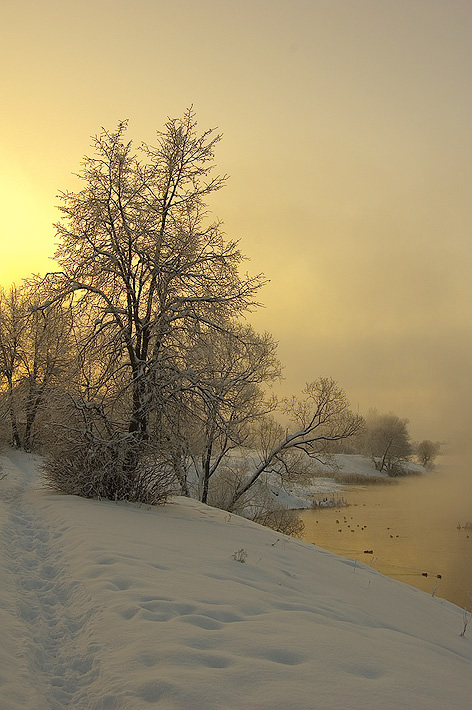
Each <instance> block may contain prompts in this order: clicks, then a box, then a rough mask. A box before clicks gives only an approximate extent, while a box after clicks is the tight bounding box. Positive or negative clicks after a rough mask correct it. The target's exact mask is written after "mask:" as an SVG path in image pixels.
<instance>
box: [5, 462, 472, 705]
mask: <svg viewBox="0 0 472 710" xmlns="http://www.w3.org/2000/svg"><path fill="white" fill-rule="evenodd" d="M3 468H4V470H5V471H7V472H8V477H7V478H6V479H4V480H3V481H0V523H1V536H2V545H1V549H0V568H1V574H2V580H3V582H2V587H1V589H0V622H1V628H2V644H1V647H0V684H1V701H0V705H1V707H2V708H4V709H5V710H20V709H21V710H25V709H31V710H39V709H41V710H49V709H51V710H62V709H63V708H74V710H88V709H90V710H143V708H148V707H156V708H159V710H187V709H188V710H222V709H234V710H236V709H240V708H244V709H245V710H286V709H287V708H289V707H290V708H297V710H313V709H314V708H316V709H321V710H339V709H343V708H349V709H350V710H379V709H380V708H382V709H383V710H389V709H391V710H393V709H395V710H398V708H402V710H409V709H411V710H413V709H414V710H421V709H423V708H424V709H425V710H426V708H427V709H428V710H435V709H437V710H439V709H441V710H444V708H448V710H464V709H465V708H468V707H470V705H469V704H470V700H471V697H472V673H471V665H470V662H471V660H472V641H471V639H470V638H468V635H469V636H470V635H472V631H471V630H470V629H469V631H468V633H467V634H466V636H465V637H461V636H460V632H461V631H462V629H463V612H462V610H461V609H459V608H458V607H456V606H454V605H453V604H451V603H449V602H446V601H444V600H441V599H437V598H432V597H430V596H428V595H426V594H425V593H423V592H420V591H418V590H416V589H414V588H412V587H409V586H407V585H404V584H402V583H400V582H395V581H393V580H390V579H388V578H386V577H383V576H382V575H381V574H379V573H378V572H376V571H374V570H372V569H371V568H370V567H368V566H366V565H363V564H360V563H355V562H353V561H351V560H347V559H343V558H340V557H337V556H336V555H333V554H331V553H329V552H326V551H324V550H322V549H320V548H317V547H315V546H313V545H310V544H308V543H304V542H301V541H300V540H296V539H293V538H288V537H285V536H281V535H279V534H277V533H275V532H273V531H272V530H269V529H266V528H262V527H260V526H258V525H256V524H254V523H251V522H250V521H247V520H245V519H243V518H239V517H237V516H234V515H230V514H228V513H226V512H224V511H220V510H217V509H214V508H210V507H207V506H204V505H202V504H200V503H197V502H195V501H192V500H188V499H184V498H176V499H174V500H172V501H171V502H170V503H169V504H168V505H166V506H165V507H160V508H153V509H149V508H145V507H138V506H136V505H132V504H115V503H111V502H106V501H103V502H100V501H89V500H82V499H79V498H75V497H71V496H63V495H58V494H54V493H51V492H47V491H45V490H43V489H42V488H41V484H40V482H39V479H38V475H37V461H36V460H35V459H34V458H33V457H31V456H27V455H25V454H20V453H14V452H12V453H11V454H9V455H8V456H7V457H3Z"/></svg>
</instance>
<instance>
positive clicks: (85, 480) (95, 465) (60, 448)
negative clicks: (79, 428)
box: [42, 436, 176, 505]
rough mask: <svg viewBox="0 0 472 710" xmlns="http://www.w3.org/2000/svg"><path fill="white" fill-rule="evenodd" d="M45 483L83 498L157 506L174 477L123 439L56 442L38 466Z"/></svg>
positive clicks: (172, 488) (170, 489) (169, 490)
mask: <svg viewBox="0 0 472 710" xmlns="http://www.w3.org/2000/svg"><path fill="white" fill-rule="evenodd" d="M42 469H43V475H44V479H45V481H46V484H47V485H48V486H49V487H51V488H53V489H55V490H58V491H62V492H63V493H67V494H69V495H78V496H82V497H84V498H99V499H102V498H104V499H109V500H128V501H131V502H139V503H146V504H148V505H158V504H162V503H165V502H166V500H167V498H168V496H169V495H171V494H172V493H174V492H175V489H176V485H175V479H174V475H173V474H172V473H171V472H170V471H169V470H166V469H165V468H164V469H163V468H162V467H161V466H160V465H159V462H158V459H157V457H153V455H152V452H151V451H148V452H146V453H145V454H144V455H143V454H141V453H140V452H139V451H138V450H136V449H135V447H133V446H132V445H131V444H129V443H128V442H126V440H123V439H120V438H118V437H117V438H116V439H114V440H110V441H98V440H96V441H93V442H91V441H90V440H87V438H86V437H85V436H83V437H81V438H80V439H79V440H77V441H68V442H67V441H62V442H58V444H57V446H56V447H55V450H54V451H53V452H50V453H49V455H47V456H46V458H45V461H44V463H43V466H42Z"/></svg>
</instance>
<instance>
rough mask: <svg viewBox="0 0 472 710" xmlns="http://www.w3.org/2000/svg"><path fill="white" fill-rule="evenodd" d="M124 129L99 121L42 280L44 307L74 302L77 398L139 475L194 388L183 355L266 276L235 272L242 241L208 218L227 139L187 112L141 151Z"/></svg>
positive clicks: (238, 309)
mask: <svg viewBox="0 0 472 710" xmlns="http://www.w3.org/2000/svg"><path fill="white" fill-rule="evenodd" d="M126 130H127V124H126V122H122V123H120V124H119V126H118V128H117V130H116V131H114V132H108V131H106V130H103V131H102V132H101V133H100V135H98V136H97V137H96V138H95V139H94V142H93V148H94V153H93V154H92V155H91V156H90V157H86V158H85V159H84V161H83V166H82V170H81V173H80V175H79V177H80V178H81V180H82V183H83V187H82V189H81V190H79V191H77V192H65V193H63V194H62V195H61V207H60V209H61V212H62V220H61V221H60V222H59V223H58V224H57V235H58V237H59V246H58V249H57V252H56V254H55V258H56V261H57V262H58V263H59V264H60V267H61V270H60V271H59V272H57V273H54V274H49V275H48V276H47V278H46V279H45V284H46V285H47V288H48V290H49V297H48V299H47V300H46V301H45V302H44V303H43V305H42V308H43V309H47V308H48V307H50V306H51V304H53V303H54V302H57V301H61V300H62V299H71V300H72V307H73V310H74V314H75V319H76V333H77V352H78V357H79V359H80V358H82V367H81V375H82V376H81V381H80V382H78V383H77V384H78V387H77V388H76V392H80V401H78V405H79V406H80V407H82V410H81V411H82V413H86V412H87V408H86V407H84V405H85V404H87V403H95V404H96V405H97V407H100V408H101V411H102V413H103V415H104V416H105V417H106V418H107V419H108V425H110V426H111V427H112V429H113V431H114V436H115V437H121V440H122V445H123V447H127V448H128V456H127V457H125V458H124V461H123V466H124V468H125V469H126V470H127V472H128V475H129V477H130V480H132V478H133V475H134V473H133V472H134V471H135V470H136V467H137V466H138V463H139V456H140V453H139V452H140V451H142V450H143V447H145V445H146V443H147V442H149V440H150V438H151V436H152V437H153V438H155V437H156V436H157V437H161V436H162V426H163V424H164V421H165V417H166V416H167V413H168V412H170V411H172V407H171V403H173V408H174V411H175V409H176V407H177V405H178V402H179V397H180V396H181V393H182V390H186V389H188V388H194V389H195V388H196V387H198V383H195V382H192V373H190V372H188V371H186V368H187V358H186V353H187V352H188V350H189V349H190V348H191V347H193V345H194V343H195V342H198V341H199V340H200V338H201V337H202V333H205V332H211V331H215V332H222V333H224V332H226V330H227V329H228V327H229V324H231V323H233V322H234V321H235V320H236V319H237V317H238V316H240V315H241V314H243V313H244V312H245V311H247V310H248V309H250V308H251V307H252V306H254V305H256V294H257V292H258V290H259V288H260V287H261V285H262V284H263V283H264V279H263V277H262V276H261V275H258V276H255V277H250V276H248V275H244V274H241V273H240V267H241V264H242V261H243V259H244V257H243V255H242V254H241V252H240V250H239V248H238V245H237V243H236V242H234V241H230V240H227V239H225V238H224V235H223V232H222V229H221V225H220V223H219V222H218V221H210V220H209V219H208V214H207V208H206V200H207V198H208V196H209V195H211V193H213V192H215V191H216V190H219V189H220V188H221V187H222V186H223V185H224V183H225V178H224V177H221V176H213V158H214V148H215V146H216V144H217V143H218V141H219V140H220V136H219V135H216V134H215V133H214V131H213V130H208V131H205V132H203V133H199V132H198V131H197V126H196V122H195V118H194V114H193V111H192V110H191V109H189V110H187V111H186V112H185V114H184V116H183V118H181V119H171V120H168V122H167V123H166V125H165V129H164V131H162V132H158V133H157V139H156V145H155V146H151V145H147V144H142V145H141V147H140V149H139V150H138V151H137V152H136V151H134V150H133V147H132V144H131V141H128V140H127V139H126ZM177 409H178V407H177ZM89 429H90V430H89V433H90V436H91V437H92V438H93V437H95V439H97V437H98V438H100V436H99V435H98V434H95V433H94V431H93V427H90V428H89Z"/></svg>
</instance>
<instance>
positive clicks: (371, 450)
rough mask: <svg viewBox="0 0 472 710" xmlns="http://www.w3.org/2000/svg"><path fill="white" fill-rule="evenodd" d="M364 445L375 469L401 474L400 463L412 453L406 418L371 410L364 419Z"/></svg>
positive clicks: (391, 474)
mask: <svg viewBox="0 0 472 710" xmlns="http://www.w3.org/2000/svg"><path fill="white" fill-rule="evenodd" d="M365 442H366V443H365V445H366V449H367V452H368V454H369V455H370V456H371V457H372V460H373V462H374V464H375V468H376V469H377V471H386V472H387V473H388V474H389V475H390V476H398V475H403V473H404V469H403V468H402V463H403V462H405V461H407V460H408V459H409V457H410V455H411V453H412V447H411V443H410V434H409V431H408V419H400V418H399V417H397V416H396V415H395V414H379V413H378V412H376V411H373V412H371V413H370V414H369V416H368V417H367V419H366V433H365Z"/></svg>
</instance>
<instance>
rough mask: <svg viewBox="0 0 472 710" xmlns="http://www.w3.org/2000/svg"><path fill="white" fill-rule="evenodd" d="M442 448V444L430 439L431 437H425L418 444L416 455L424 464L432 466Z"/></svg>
mask: <svg viewBox="0 0 472 710" xmlns="http://www.w3.org/2000/svg"><path fill="white" fill-rule="evenodd" d="M440 449H441V444H439V443H437V442H434V441H429V439H424V440H423V441H420V442H419V444H417V446H416V455H417V457H418V460H419V462H420V464H421V465H422V466H425V467H427V466H431V465H432V464H433V461H434V459H435V458H436V456H437V455H438V454H439V451H440Z"/></svg>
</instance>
